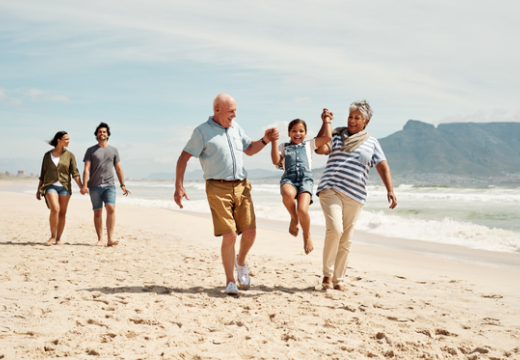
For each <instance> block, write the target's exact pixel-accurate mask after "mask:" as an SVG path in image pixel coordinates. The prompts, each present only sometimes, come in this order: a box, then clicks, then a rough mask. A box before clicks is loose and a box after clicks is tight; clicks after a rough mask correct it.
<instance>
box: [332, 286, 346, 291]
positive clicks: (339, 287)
mask: <svg viewBox="0 0 520 360" xmlns="http://www.w3.org/2000/svg"><path fill="white" fill-rule="evenodd" d="M334 290H339V291H345V287H344V286H343V285H340V284H338V285H334Z"/></svg>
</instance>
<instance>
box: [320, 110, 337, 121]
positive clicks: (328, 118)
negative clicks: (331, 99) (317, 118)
mask: <svg viewBox="0 0 520 360" xmlns="http://www.w3.org/2000/svg"><path fill="white" fill-rule="evenodd" d="M321 120H322V121H331V120H334V114H333V113H332V112H330V111H329V109H323V112H322V113H321Z"/></svg>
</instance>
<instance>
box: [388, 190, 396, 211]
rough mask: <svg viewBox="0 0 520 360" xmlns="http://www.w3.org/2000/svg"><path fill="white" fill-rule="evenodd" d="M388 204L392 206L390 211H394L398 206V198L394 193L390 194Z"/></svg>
mask: <svg viewBox="0 0 520 360" xmlns="http://www.w3.org/2000/svg"><path fill="white" fill-rule="evenodd" d="M387 197H388V203H389V204H390V207H389V209H394V208H395V207H396V206H397V198H396V197H395V195H394V193H393V192H392V193H388V195H387Z"/></svg>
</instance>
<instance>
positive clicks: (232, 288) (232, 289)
mask: <svg viewBox="0 0 520 360" xmlns="http://www.w3.org/2000/svg"><path fill="white" fill-rule="evenodd" d="M224 292H225V293H226V294H228V295H238V288H237V286H236V285H235V284H233V283H232V282H230V283H229V284H228V285H227V288H226V290H225V291H224Z"/></svg>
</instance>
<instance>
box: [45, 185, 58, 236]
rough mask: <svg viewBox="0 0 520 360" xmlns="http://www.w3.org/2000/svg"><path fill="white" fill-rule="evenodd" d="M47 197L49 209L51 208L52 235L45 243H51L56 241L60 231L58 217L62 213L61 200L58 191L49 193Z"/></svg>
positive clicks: (50, 223)
mask: <svg viewBox="0 0 520 360" xmlns="http://www.w3.org/2000/svg"><path fill="white" fill-rule="evenodd" d="M45 199H46V200H47V204H49V209H50V210H51V214H50V215H49V225H50V228H51V237H50V239H49V240H47V242H45V245H51V244H52V243H54V242H56V236H57V232H58V219H59V213H60V200H59V195H58V194H56V193H51V192H50V193H47V194H46V195H45Z"/></svg>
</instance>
